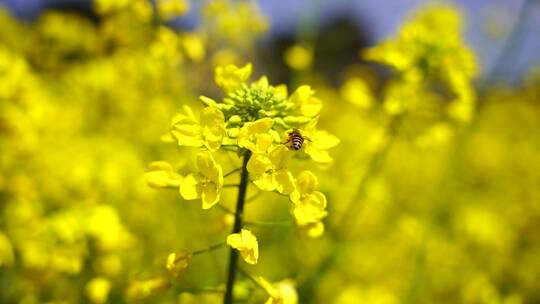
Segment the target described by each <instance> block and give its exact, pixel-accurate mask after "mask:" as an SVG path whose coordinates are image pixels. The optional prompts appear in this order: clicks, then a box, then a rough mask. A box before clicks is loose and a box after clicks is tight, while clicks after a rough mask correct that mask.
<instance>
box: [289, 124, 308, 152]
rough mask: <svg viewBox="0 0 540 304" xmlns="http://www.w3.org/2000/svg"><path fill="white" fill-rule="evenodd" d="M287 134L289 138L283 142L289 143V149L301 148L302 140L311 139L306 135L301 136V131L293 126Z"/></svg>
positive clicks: (296, 149)
mask: <svg viewBox="0 0 540 304" xmlns="http://www.w3.org/2000/svg"><path fill="white" fill-rule="evenodd" d="M288 135H289V138H288V139H287V141H286V142H284V143H283V144H290V145H289V149H292V150H295V151H298V150H300V149H302V145H303V144H304V140H307V141H311V139H309V138H308V137H306V136H302V133H300V130H298V129H296V128H294V129H293V130H292V131H291V132H289V134H288Z"/></svg>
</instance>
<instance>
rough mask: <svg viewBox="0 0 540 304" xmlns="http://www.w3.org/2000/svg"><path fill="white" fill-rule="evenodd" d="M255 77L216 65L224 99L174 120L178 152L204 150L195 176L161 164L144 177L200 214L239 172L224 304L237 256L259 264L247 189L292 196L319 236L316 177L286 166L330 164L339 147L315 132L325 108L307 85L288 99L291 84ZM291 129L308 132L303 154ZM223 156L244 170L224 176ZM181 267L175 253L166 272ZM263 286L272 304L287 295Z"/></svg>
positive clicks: (322, 210)
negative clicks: (197, 204)
mask: <svg viewBox="0 0 540 304" xmlns="http://www.w3.org/2000/svg"><path fill="white" fill-rule="evenodd" d="M251 73H252V65H251V64H247V65H245V66H243V67H237V66H235V65H227V66H225V67H221V66H219V67H217V68H216V69H215V82H216V84H217V85H218V86H219V87H220V88H221V89H222V90H223V93H224V97H223V99H222V100H221V101H216V100H214V99H212V98H209V97H206V96H201V97H200V101H201V102H202V103H203V105H204V108H203V109H202V110H201V111H200V115H199V117H198V118H197V116H196V115H195V114H194V111H193V110H192V109H191V108H190V107H188V106H184V110H183V112H181V113H179V114H177V115H176V116H174V118H173V119H172V122H171V131H170V134H169V136H170V139H172V140H174V141H175V142H176V143H177V144H178V145H179V146H186V147H194V148H198V149H199V150H200V152H199V153H198V154H197V161H196V163H197V171H196V172H194V173H190V174H188V175H186V176H180V175H178V174H176V173H174V171H173V170H171V166H170V165H168V164H167V163H164V162H155V163H152V164H151V166H150V171H149V172H148V173H147V175H146V178H147V182H148V184H149V185H150V186H153V187H162V188H169V187H176V188H178V189H179V192H180V195H181V196H182V197H183V198H184V199H185V200H195V199H201V201H202V208H203V209H210V208H212V207H213V206H215V205H217V204H220V201H221V193H222V190H223V188H224V187H225V186H227V185H226V184H225V182H224V180H225V179H226V178H227V177H228V176H231V175H232V174H234V173H237V172H239V173H240V174H241V178H240V183H239V184H238V185H232V186H235V187H238V196H237V203H236V208H235V211H234V212H233V214H234V223H233V229H232V233H231V234H230V235H229V236H228V237H227V241H226V243H227V245H229V246H230V247H231V253H230V258H229V266H228V267H229V268H228V276H227V285H226V290H225V296H224V303H232V301H233V289H234V285H235V276H236V271H237V269H236V268H237V267H238V266H237V260H238V253H240V254H241V256H242V258H243V259H244V261H245V262H246V263H248V264H257V262H258V259H259V243H258V240H257V237H256V236H255V235H254V234H253V233H252V232H251V231H250V230H248V229H245V228H243V221H244V207H245V200H246V191H247V187H248V183H249V182H250V181H251V182H252V183H253V184H254V185H255V186H256V187H258V188H259V189H260V190H263V191H269V192H277V193H279V194H282V195H287V196H289V199H290V201H291V213H292V215H293V217H294V218H295V221H296V223H297V224H298V226H299V227H300V228H302V230H304V231H305V232H306V233H307V235H309V236H313V237H317V236H320V235H321V234H322V233H323V231H324V225H323V224H322V220H323V219H324V218H325V217H326V215H327V213H326V204H327V201H326V196H325V195H324V194H323V193H322V192H319V191H316V189H317V185H318V181H317V178H316V177H315V175H314V174H313V173H312V172H311V171H307V170H306V171H302V172H301V173H300V174H299V175H298V177H297V178H295V177H294V175H293V173H292V172H291V171H290V169H289V167H288V163H289V161H291V160H292V159H293V158H295V157H297V158H298V157H302V156H301V154H305V155H306V156H307V157H310V158H311V159H312V160H314V161H316V162H323V163H328V162H331V161H332V159H331V157H330V156H329V154H328V152H327V150H328V149H330V148H332V147H334V146H336V145H337V144H338V143H339V140H338V139H337V138H336V137H335V136H333V135H331V134H329V133H327V132H326V131H323V130H318V129H317V121H318V116H319V114H320V110H321V108H322V103H321V101H320V100H319V99H317V98H315V97H314V96H313V95H314V91H313V90H312V89H311V88H310V87H309V86H301V87H299V88H298V89H297V90H296V91H295V92H293V93H292V94H291V95H290V96H289V95H288V93H287V89H286V87H285V86H277V87H276V86H272V85H270V84H269V83H268V80H267V78H266V77H264V76H263V77H261V78H260V79H259V80H257V81H255V82H252V83H250V84H249V83H247V80H248V79H249V77H250V76H251ZM292 130H298V131H297V132H300V133H299V134H302V135H300V136H304V134H305V140H306V141H305V142H304V147H303V150H302V149H300V150H299V151H293V149H292V147H291V143H290V138H289V137H290V136H291V135H290V134H291V132H292ZM308 136H309V137H308ZM222 151H223V152H225V153H233V154H235V155H237V156H239V157H241V158H242V167H241V168H237V169H233V170H232V171H231V172H230V173H227V174H223V168H222V165H220V164H219V163H218V162H217V161H216V160H215V158H214V156H213V155H214V154H216V153H219V152H222ZM185 260H186V259H182V261H185ZM178 261H179V260H178V259H177V258H176V254H174V253H173V254H171V255H169V259H168V262H167V268H168V269H172V270H175V271H176V270H177V269H178V266H177V264H178ZM182 267H184V266H182ZM265 282H266V281H265ZM265 286H266V289H265V290H267V292H268V293H269V295H270V298H271V299H274V300H269V303H274V302H273V301H277V300H276V299H278V298H280V297H281V296H280V295H279V294H280V293H279V292H277V291H274V290H273V289H272V290H271V289H269V288H270V287H268V286H271V285H269V284H268V283H266V285H265ZM270 290H271V292H270ZM277 290H279V289H277ZM294 294H295V293H294ZM287 297H288V296H287Z"/></svg>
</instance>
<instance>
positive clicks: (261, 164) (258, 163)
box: [247, 154, 272, 175]
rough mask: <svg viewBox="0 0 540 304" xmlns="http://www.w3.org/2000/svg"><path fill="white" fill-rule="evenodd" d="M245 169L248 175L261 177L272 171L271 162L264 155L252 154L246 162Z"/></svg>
mask: <svg viewBox="0 0 540 304" xmlns="http://www.w3.org/2000/svg"><path fill="white" fill-rule="evenodd" d="M247 169H248V172H249V173H252V174H254V175H261V174H264V173H266V171H268V170H270V169H272V162H271V161H270V159H269V158H268V156H266V155H265V154H253V155H252V156H251V158H250V159H249V161H248V164H247Z"/></svg>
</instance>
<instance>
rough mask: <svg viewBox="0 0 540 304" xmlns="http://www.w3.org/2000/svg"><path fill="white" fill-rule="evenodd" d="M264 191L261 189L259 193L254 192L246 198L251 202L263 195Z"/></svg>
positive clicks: (247, 201)
mask: <svg viewBox="0 0 540 304" xmlns="http://www.w3.org/2000/svg"><path fill="white" fill-rule="evenodd" d="M263 193H264V191H262V190H259V191H258V192H257V193H255V194H253V195H252V196H250V197H248V198H247V199H246V203H249V202H251V201H253V200H254V199H256V198H258V197H259V196H261V195H262V194H263Z"/></svg>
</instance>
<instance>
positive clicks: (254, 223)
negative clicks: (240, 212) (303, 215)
mask: <svg viewBox="0 0 540 304" xmlns="http://www.w3.org/2000/svg"><path fill="white" fill-rule="evenodd" d="M244 224H245V225H247V226H254V227H273V228H275V227H283V228H288V227H291V226H293V224H294V223H293V222H291V221H281V222H259V221H244Z"/></svg>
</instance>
